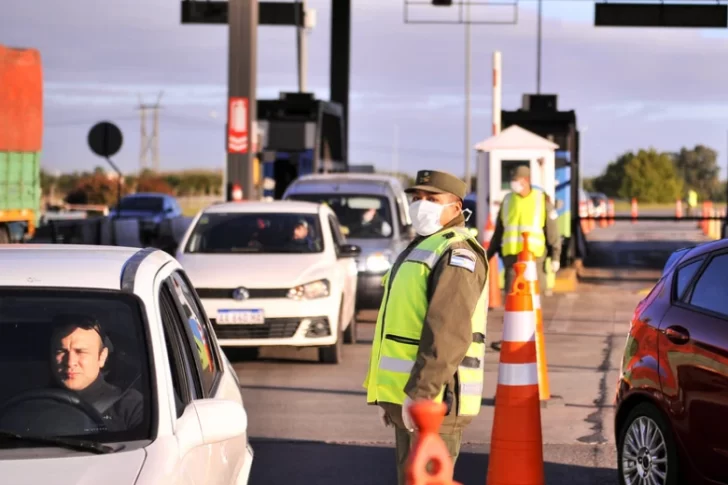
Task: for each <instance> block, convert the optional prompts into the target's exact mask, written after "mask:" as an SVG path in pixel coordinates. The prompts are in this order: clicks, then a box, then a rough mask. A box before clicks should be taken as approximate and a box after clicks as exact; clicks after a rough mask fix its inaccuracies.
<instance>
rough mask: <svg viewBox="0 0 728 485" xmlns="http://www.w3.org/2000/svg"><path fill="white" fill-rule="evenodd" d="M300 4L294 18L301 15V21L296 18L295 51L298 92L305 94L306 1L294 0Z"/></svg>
mask: <svg viewBox="0 0 728 485" xmlns="http://www.w3.org/2000/svg"><path fill="white" fill-rule="evenodd" d="M296 3H300V4H301V9H300V10H299V9H298V8H296V17H299V16H300V15H301V14H302V15H303V17H304V18H303V19H299V18H296V23H297V24H298V26H297V27H296V50H297V55H298V92H300V93H305V92H306V87H307V82H306V81H307V76H306V74H307V72H308V37H307V33H308V32H307V28H306V20H305V17H306V15H307V13H306V0H296ZM299 12H300V13H299Z"/></svg>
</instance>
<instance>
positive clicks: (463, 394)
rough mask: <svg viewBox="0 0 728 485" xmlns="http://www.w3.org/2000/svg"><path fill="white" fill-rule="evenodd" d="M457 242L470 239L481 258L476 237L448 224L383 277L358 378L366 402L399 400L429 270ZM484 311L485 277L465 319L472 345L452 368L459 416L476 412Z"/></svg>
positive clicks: (419, 324)
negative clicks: (368, 354)
mask: <svg viewBox="0 0 728 485" xmlns="http://www.w3.org/2000/svg"><path fill="white" fill-rule="evenodd" d="M462 241H470V243H471V247H472V248H473V249H475V250H476V251H478V252H479V253H480V254H481V255H482V256H483V260H485V259H486V258H485V251H484V250H483V248H482V246H480V244H479V243H478V241H477V239H476V238H475V237H474V236H472V235H471V234H470V232H469V231H468V230H467V229H465V228H464V227H454V228H449V229H446V230H443V231H440V232H438V233H435V234H433V235H432V236H429V237H427V238H426V239H424V240H423V241H422V242H420V243H419V244H418V245H417V246H416V247H415V248H413V249H412V250H411V251H410V253H409V254H408V255H407V257H406V258H405V260H404V261H403V262H402V263H401V264H400V265H399V267H398V269H397V272H396V274H395V275H394V278H392V279H391V280H390V273H391V269H390V271H388V272H387V273H386V274H385V275H384V278H383V279H382V285H383V286H384V288H385V290H384V297H383V299H382V304H381V307H380V309H379V316H378V317H377V325H376V329H375V331H374V339H373V343H372V351H371V357H370V360H369V371H368V373H367V377H366V380H365V381H364V387H365V388H366V389H367V402H368V403H372V404H376V403H379V402H387V403H393V404H400V405H402V404H404V401H405V398H406V397H407V396H406V395H405V392H404V388H405V386H406V384H407V381H408V380H409V377H410V372H411V371H412V367H413V365H414V363H415V361H416V359H417V351H418V348H419V340H420V337H421V335H422V326H423V322H424V320H425V315H426V314H427V307H428V298H427V293H428V292H427V289H428V281H429V277H430V273H431V271H432V270H433V268H435V266H436V265H437V262H438V261H439V259H440V257H442V255H443V254H444V253H445V252H446V251H447V249H448V248H449V247H450V245H452V244H453V243H456V242H462ZM487 264H488V263H487V262H486V269H487ZM453 291H456V290H455V289H453ZM487 310H488V278H486V281H485V284H484V285H483V288H482V291H481V295H480V298H479V299H478V303H477V306H476V308H475V312H474V313H473V316H472V319H471V326H472V330H473V340H472V343H471V344H470V346H469V347H468V350H467V353H466V356H465V358H464V359H463V361H462V362H461V363H460V365H459V366H458V370H457V377H458V379H457V382H458V389H454V390H453V391H455V393H456V394H457V397H458V399H457V401H458V408H457V414H458V415H461V416H475V415H477V414H478V413H479V412H480V405H481V399H482V394H483V360H484V357H485V330H486V320H487ZM444 391H445V386H443V388H442V389H441V390H440V393H439V394H438V395H437V396H436V397H434V398H433V400H434V401H436V402H442V399H443V395H444Z"/></svg>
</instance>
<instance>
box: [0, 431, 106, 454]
mask: <svg viewBox="0 0 728 485" xmlns="http://www.w3.org/2000/svg"><path fill="white" fill-rule="evenodd" d="M0 439H9V440H15V441H20V442H24V443H37V444H39V445H54V446H58V447H61V448H68V449H71V450H78V451H90V452H92V453H96V454H99V455H101V454H106V453H114V452H116V451H117V450H116V449H114V448H112V447H111V446H108V445H105V444H103V443H99V442H98V441H91V440H79V439H75V438H59V437H57V436H28V435H22V434H18V433H14V432H12V431H4V430H0Z"/></svg>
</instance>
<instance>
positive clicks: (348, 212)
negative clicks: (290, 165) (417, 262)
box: [289, 193, 393, 239]
mask: <svg viewBox="0 0 728 485" xmlns="http://www.w3.org/2000/svg"><path fill="white" fill-rule="evenodd" d="M289 199H291V200H301V201H306V202H317V203H323V204H326V205H327V206H329V207H330V208H331V210H333V211H334V213H335V214H336V217H337V218H338V220H339V224H340V225H341V232H342V233H344V234H345V235H347V236H348V237H350V238H354V239H372V238H383V237H385V238H389V237H392V227H393V222H392V220H393V219H392V211H391V207H390V203H389V199H388V198H387V197H383V196H376V195H359V194H340V193H337V194H324V193H322V194H294V195H291V196H290V197H289Z"/></svg>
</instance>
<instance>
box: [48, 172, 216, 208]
mask: <svg viewBox="0 0 728 485" xmlns="http://www.w3.org/2000/svg"><path fill="white" fill-rule="evenodd" d="M222 180H223V175H222V171H212V170H190V171H183V172H169V173H155V172H154V171H152V170H144V171H142V172H140V173H139V174H135V175H127V176H125V177H124V178H123V182H122V185H121V194H122V196H124V195H126V194H131V193H135V192H161V193H165V194H170V195H175V196H179V197H184V196H195V195H221V194H222ZM40 183H41V189H42V191H43V195H44V196H46V197H52V198H54V199H56V200H63V201H65V202H67V203H71V204H106V205H111V204H114V203H115V202H116V200H117V197H118V195H117V194H118V190H119V186H118V180H117V178H116V177H115V176H114V174H113V173H110V172H107V171H106V170H105V169H104V168H103V167H96V168H95V169H94V170H92V171H82V172H78V171H77V172H73V173H67V174H61V175H58V176H55V175H52V174H50V173H48V172H46V171H44V170H41V174H40Z"/></svg>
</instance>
